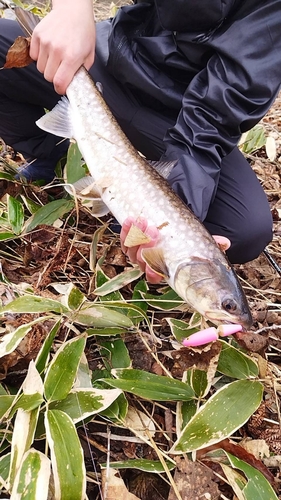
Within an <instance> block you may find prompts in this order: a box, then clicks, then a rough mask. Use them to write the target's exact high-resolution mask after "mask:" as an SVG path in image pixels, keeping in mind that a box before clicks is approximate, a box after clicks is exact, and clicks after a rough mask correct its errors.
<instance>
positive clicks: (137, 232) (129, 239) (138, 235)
mask: <svg viewBox="0 0 281 500" xmlns="http://www.w3.org/2000/svg"><path fill="white" fill-rule="evenodd" d="M150 241H151V238H150V237H149V236H147V234H145V233H144V232H143V231H142V230H141V229H140V228H139V227H137V226H135V225H134V224H132V225H131V227H130V229H129V231H128V233H127V236H126V238H125V241H124V245H125V246H126V247H128V248H132V247H136V246H139V245H144V244H145V243H150Z"/></svg>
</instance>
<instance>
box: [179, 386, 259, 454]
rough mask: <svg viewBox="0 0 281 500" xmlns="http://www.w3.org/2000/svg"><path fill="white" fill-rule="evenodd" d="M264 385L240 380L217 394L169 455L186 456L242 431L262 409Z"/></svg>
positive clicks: (193, 421)
mask: <svg viewBox="0 0 281 500" xmlns="http://www.w3.org/2000/svg"><path fill="white" fill-rule="evenodd" d="M262 393H263V385H262V384H261V383H260V382H257V381H252V380H237V381H235V382H232V383H231V384H228V385H226V386H224V387H222V388H221V389H220V390H218V391H217V392H216V393H215V394H214V395H213V396H212V397H211V398H210V399H209V400H208V401H207V403H205V405H203V406H201V408H200V409H199V411H198V412H197V413H196V414H195V415H194V417H193V418H192V419H191V420H190V421H189V422H188V424H187V425H186V427H185V428H184V429H183V431H182V433H181V434H180V436H179V438H178V440H177V441H176V443H175V444H174V446H173V448H172V449H171V450H170V453H182V452H184V453H187V452H191V451H194V450H199V449H201V448H205V447H206V446H210V445H211V444H214V443H218V442H219V441H221V440H222V439H224V438H227V437H229V436H231V435H232V434H233V433H234V432H235V431H236V430H237V429H239V428H240V427H241V426H242V425H243V424H244V423H245V422H246V421H247V420H248V419H249V418H250V416H251V415H252V414H253V413H254V411H255V410H256V409H257V408H258V407H259V405H260V402H261V399H262Z"/></svg>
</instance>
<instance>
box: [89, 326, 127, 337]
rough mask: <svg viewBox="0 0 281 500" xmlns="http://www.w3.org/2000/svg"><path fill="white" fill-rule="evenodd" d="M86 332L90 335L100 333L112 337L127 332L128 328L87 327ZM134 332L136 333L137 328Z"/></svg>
mask: <svg viewBox="0 0 281 500" xmlns="http://www.w3.org/2000/svg"><path fill="white" fill-rule="evenodd" d="M86 333H87V335H88V337H91V336H92V335H98V336H99V335H100V336H104V337H111V336H113V337H114V335H121V334H122V333H127V328H122V327H120V326H119V327H116V328H115V327H109V328H87V330H86ZM132 333H136V332H135V330H132Z"/></svg>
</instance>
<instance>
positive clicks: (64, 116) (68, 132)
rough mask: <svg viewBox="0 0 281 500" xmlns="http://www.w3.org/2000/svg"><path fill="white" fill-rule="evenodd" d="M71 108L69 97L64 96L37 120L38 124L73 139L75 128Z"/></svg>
mask: <svg viewBox="0 0 281 500" xmlns="http://www.w3.org/2000/svg"><path fill="white" fill-rule="evenodd" d="M69 110H70V104H69V101H68V99H67V97H65V96H63V97H62V98H61V99H60V101H59V102H58V104H56V106H55V107H54V108H53V109H52V111H49V113H46V114H45V115H43V116H41V118H39V120H37V121H36V125H37V126H38V127H39V128H41V129H42V130H45V132H49V133H50V134H54V135H57V136H59V137H67V138H69V139H71V138H73V128H72V124H71V119H70V112H69Z"/></svg>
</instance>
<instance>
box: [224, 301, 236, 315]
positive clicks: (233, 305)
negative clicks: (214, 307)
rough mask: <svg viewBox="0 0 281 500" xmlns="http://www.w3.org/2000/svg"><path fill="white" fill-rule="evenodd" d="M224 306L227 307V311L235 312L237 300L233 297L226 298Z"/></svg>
mask: <svg viewBox="0 0 281 500" xmlns="http://www.w3.org/2000/svg"><path fill="white" fill-rule="evenodd" d="M221 305H222V307H223V309H225V310H226V311H227V312H230V313H231V312H235V311H236V310H237V304H236V302H235V300H233V299H225V300H223V302H222V304H221Z"/></svg>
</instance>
